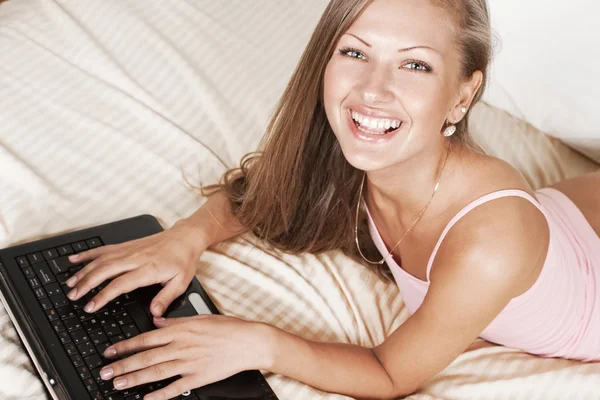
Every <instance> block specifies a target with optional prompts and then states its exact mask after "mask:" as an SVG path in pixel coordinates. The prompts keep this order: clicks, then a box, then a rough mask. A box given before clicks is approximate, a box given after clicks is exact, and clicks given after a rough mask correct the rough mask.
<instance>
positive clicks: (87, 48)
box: [0, 0, 600, 400]
mask: <svg viewBox="0 0 600 400" xmlns="http://www.w3.org/2000/svg"><path fill="white" fill-rule="evenodd" d="M326 3H327V2H326V1H325V0H311V1H306V0H286V1H281V0H218V1H215V0H187V1H185V0H144V1H140V0H9V1H6V2H3V3H2V4H0V247H6V246H9V245H14V244H17V243H20V242H24V241H29V240H32V239H36V238H41V237H45V236H48V235H51V234H55V233H58V232H64V231H67V230H73V229H77V228H83V227H86V226H91V225H94V224H98V223H104V222H108V221H112V220H117V219H121V218H125V217H131V216H134V215H137V214H142V213H150V214H153V215H155V216H157V217H158V218H159V220H160V221H161V223H162V224H163V226H164V227H165V228H167V227H169V226H171V225H172V224H173V223H174V222H175V221H176V220H177V219H179V218H182V217H185V216H188V215H190V214H191V213H192V212H194V210H196V209H197V208H198V207H199V206H200V205H201V204H202V202H203V201H204V200H203V199H202V198H200V197H198V196H197V194H196V193H195V192H194V191H192V190H190V189H189V187H187V186H186V184H185V181H184V179H183V178H184V176H185V177H187V179H188V180H189V181H191V182H192V183H194V184H199V183H210V182H214V181H216V180H217V179H218V177H219V176H220V174H222V173H223V172H224V171H225V169H226V168H228V167H232V166H234V165H236V163H237V162H238V161H239V159H240V158H241V156H243V155H244V154H245V153H247V152H249V151H251V150H254V149H255V148H256V146H257V144H258V141H259V139H260V137H261V134H262V132H263V130H264V128H265V126H266V124H267V122H268V119H269V116H270V114H271V112H272V110H273V108H274V105H275V103H276V101H277V99H278V96H279V95H280V94H281V93H282V91H283V89H284V87H285V85H286V83H287V80H288V78H289V77H290V75H291V73H292V72H293V70H294V67H295V63H296V62H297V60H298V59H299V57H300V54H301V51H302V49H303V47H304V46H305V45H306V43H307V41H308V39H309V37H310V34H311V32H312V29H313V28H314V26H315V25H316V23H317V20H318V18H319V16H320V14H321V12H322V11H323V9H324V7H325V6H326ZM473 129H474V131H475V134H476V137H477V138H478V140H479V141H480V142H481V143H482V145H484V147H486V148H487V149H488V150H489V151H490V152H491V153H493V154H495V155H497V156H499V157H502V158H505V159H507V160H508V161H510V162H512V163H513V164H514V165H515V166H517V167H518V168H520V169H521V171H523V173H524V175H525V176H526V177H527V178H528V179H529V180H530V182H531V183H532V184H533V185H534V186H535V187H539V186H541V185H545V184H549V183H553V182H555V181H557V180H559V179H561V178H564V177H566V176H573V175H577V174H580V173H582V172H584V171H588V170H592V169H595V168H598V166H597V165H595V164H593V163H591V162H590V161H589V160H587V159H585V158H584V157H582V156H580V155H579V154H577V153H575V152H573V151H572V150H570V149H569V148H567V147H565V146H564V145H562V144H561V143H560V142H558V141H556V140H552V139H549V138H548V137H546V136H545V135H543V134H541V133H540V132H537V131H535V130H534V129H533V128H531V126H529V125H527V124H526V123H523V122H520V121H517V120H515V119H513V118H511V117H509V116H508V115H506V114H504V113H502V112H499V111H497V110H495V109H492V108H490V107H487V106H485V105H480V106H479V107H478V109H477V110H476V112H475V114H474V115H473ZM255 244H256V242H255V239H254V238H253V237H250V236H243V237H239V238H237V239H235V240H232V241H230V242H226V243H221V244H219V245H217V246H215V247H214V249H212V250H210V251H207V252H206V253H205V254H204V255H203V256H202V257H201V259H200V261H199V264H198V277H199V279H200V280H201V282H202V283H203V284H204V285H205V287H206V288H207V290H208V291H209V293H210V294H211V295H212V297H213V298H214V299H215V301H216V303H217V305H218V307H219V308H220V309H221V310H222V311H223V312H224V313H225V314H228V315H236V316H239V317H242V318H245V319H251V320H259V321H265V322H268V323H271V324H273V325H276V326H278V327H280V328H282V329H285V330H287V331H290V332H293V333H295V334H297V335H300V336H302V337H304V338H307V339H312V340H321V341H339V342H345V343H354V344H359V345H363V346H374V345H377V344H379V343H381V342H382V341H383V340H384V339H385V337H386V336H387V335H389V334H390V333H391V332H392V331H393V330H394V329H395V328H396V327H398V326H399V325H400V324H401V323H402V322H403V321H404V320H406V318H408V312H407V310H406V308H405V307H404V305H403V302H402V297H401V294H400V293H399V292H398V289H397V287H396V286H395V285H393V284H383V283H382V282H380V281H378V280H377V279H376V278H375V277H374V276H373V275H371V274H370V273H368V272H367V271H366V269H365V268H364V267H363V266H362V265H360V264H357V263H354V262H352V261H350V260H349V259H347V258H346V257H345V256H343V255H342V254H339V253H337V252H332V253H329V254H326V255H320V256H314V255H305V256H289V255H280V256H274V255H270V254H267V253H264V252H263V251H261V250H259V249H258V248H257V247H256V246H255ZM423 350H424V351H426V350H427V349H423ZM266 376H267V379H268V381H269V383H270V384H271V385H272V386H273V388H274V389H275V391H276V392H277V394H278V395H279V397H280V398H281V399H298V400H304V399H342V398H347V397H345V396H340V395H335V394H328V393H324V392H321V391H318V390H316V389H313V388H311V387H308V386H306V385H304V384H302V383H299V382H296V381H293V380H291V379H288V378H286V377H282V376H278V375H273V374H270V373H266ZM44 398H45V395H44V393H43V390H42V386H41V384H40V382H39V380H38V379H37V377H36V374H35V372H34V371H33V369H32V366H31V364H30V362H29V360H28V358H27V356H26V354H25V353H24V352H23V350H22V348H21V346H20V344H19V342H18V338H17V336H16V333H15V330H14V328H13V326H12V324H11V323H10V321H9V319H8V317H7V314H6V311H5V310H4V309H3V308H2V307H1V306H0V399H3V400H16V399H30V400H33V399H44ZM409 398H410V399H561V400H562V399H594V398H600V365H597V364H584V363H580V362H575V361H566V360H553V359H541V358H538V357H534V356H530V355H527V354H524V353H522V352H519V351H517V350H514V349H508V348H504V347H500V346H494V345H491V344H489V343H486V342H484V341H482V340H479V341H477V342H476V343H474V345H473V346H472V348H471V349H470V350H469V351H467V352H465V354H463V355H461V356H460V357H459V358H458V359H457V360H456V361H455V362H454V363H452V365H451V366H449V367H448V368H447V369H446V370H445V371H443V372H442V373H441V374H440V375H439V376H437V377H436V378H435V379H433V380H432V381H431V382H429V383H428V384H427V385H426V386H425V387H424V388H423V389H422V390H420V391H419V392H418V393H416V394H414V395H412V396H409Z"/></svg>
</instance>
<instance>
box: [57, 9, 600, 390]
mask: <svg viewBox="0 0 600 400" xmlns="http://www.w3.org/2000/svg"><path fill="white" fill-rule="evenodd" d="M490 36H491V35H490V26H489V18H488V13H487V5H486V3H485V0H429V1H415V0H374V1H369V0H333V1H331V3H330V4H329V6H328V8H327V10H326V11H325V13H324V15H323V17H322V19H321V21H320V22H319V24H318V26H317V28H316V30H315V32H314V34H313V36H312V38H311V40H310V42H309V44H308V46H307V49H306V50H305V52H304V55H303V57H302V59H301V60H300V63H299V65H298V68H297V70H296V72H295V73H294V75H293V77H292V79H291V82H290V83H289V85H288V87H287V89H286V91H285V93H284V94H283V96H282V99H281V102H280V104H279V105H278V108H277V110H276V112H275V114H274V117H273V119H272V121H271V123H270V125H269V127H268V129H267V134H266V136H265V139H264V141H263V143H262V144H261V152H260V153H258V154H254V155H251V156H250V157H248V158H246V159H245V160H243V162H242V167H241V169H238V170H232V171H230V172H229V173H228V174H226V175H225V176H224V179H223V180H222V183H221V184H220V185H217V186H213V187H209V188H204V189H205V190H207V191H212V193H211V195H210V197H209V200H208V201H207V202H206V203H205V204H204V205H203V206H202V207H201V208H200V209H199V210H198V211H197V212H196V213H195V214H194V215H192V216H191V217H189V218H187V219H185V220H182V221H179V222H178V223H176V224H175V225H174V226H173V227H172V228H171V229H168V230H167V231H165V232H162V233H159V234H156V235H153V236H150V237H147V238H143V239H140V240H135V241H132V242H128V243H124V244H120V245H114V246H106V247H102V248H98V249H94V250H90V251H87V252H84V253H81V254H80V255H78V256H73V257H72V258H71V261H73V262H83V261H91V260H93V261H92V262H90V263H89V264H88V265H87V266H86V267H85V268H84V269H82V270H81V271H80V272H78V273H77V274H76V275H74V276H73V277H72V278H71V279H70V280H69V281H68V285H69V286H70V287H72V288H73V289H72V291H71V292H70V293H69V297H70V298H71V299H78V298H80V297H81V296H83V295H85V294H86V293H88V292H89V291H90V290H91V289H92V288H94V287H96V286H97V285H99V284H100V283H102V282H103V281H104V280H106V279H112V278H115V279H114V280H112V281H111V283H110V284H108V285H107V286H106V288H105V289H103V290H102V291H100V292H99V293H98V294H97V295H96V296H95V297H94V298H93V299H92V300H91V301H90V302H89V303H88V304H87V306H86V307H85V310H86V311H88V312H93V311H95V310H97V309H99V308H101V307H102V306H103V305H105V304H106V303H107V302H108V301H110V300H111V299H114V298H115V297H116V296H118V295H120V294H122V293H125V292H129V291H131V290H133V289H135V288H137V287H140V286H146V285H150V284H154V283H162V284H163V285H164V288H163V289H162V291H161V292H160V293H159V294H158V295H157V296H156V298H155V299H154V300H153V301H152V304H151V311H152V313H153V315H154V316H155V317H156V318H155V324H156V325H157V326H158V327H159V328H160V329H157V330H155V331H153V332H149V333H146V334H142V335H140V336H138V337H135V338H132V339H130V340H126V341H123V342H120V343H117V344H115V345H113V346H111V347H109V348H108V349H107V352H106V353H105V354H106V355H107V356H109V357H114V356H120V357H123V356H127V355H129V354H131V353H137V354H135V355H132V356H130V357H127V358H124V359H122V360H120V361H117V362H115V363H113V364H111V365H109V366H107V367H105V368H104V369H103V370H102V372H101V375H102V377H103V378H104V379H114V385H115V387H116V388H117V389H125V388H128V387H132V386H136V385H139V384H142V383H145V382H151V381H156V380H161V379H165V378H167V377H171V376H175V375H181V376H182V378H181V379H179V380H177V381H175V382H174V383H172V384H171V385H170V386H168V387H166V388H164V389H162V390H159V391H157V392H154V393H151V394H149V395H147V396H146V397H145V398H146V399H154V400H156V399H166V398H171V397H173V396H176V395H178V394H179V393H182V392H183V391H185V390H188V389H190V388H194V387H198V386H203V385H206V384H208V383H211V382H214V381H217V380H220V379H223V378H225V377H227V376H230V375H232V374H234V373H237V372H239V371H242V370H246V369H263V370H269V371H273V372H275V373H279V374H283V375H286V376H289V377H291V378H293V379H296V380H299V381H302V382H305V383H307V384H309V385H312V386H314V387H317V388H319V389H322V390H325V391H329V392H336V393H341V394H345V395H349V396H352V397H356V398H381V399H391V398H397V397H400V396H404V395H407V394H410V393H412V392H414V391H415V390H417V389H418V388H419V387H421V386H422V385H423V384H424V383H425V382H426V381H427V380H428V379H430V378H432V377H433V376H435V375H436V374H437V373H439V372H440V371H441V370H443V369H444V368H445V367H446V366H447V365H448V364H449V363H450V362H452V360H454V359H455V358H456V357H457V356H458V355H459V354H461V353H462V352H463V351H464V350H465V349H466V348H467V347H468V346H469V344H470V343H472V342H473V340H474V339H476V338H477V337H478V336H480V337H483V338H484V339H487V340H489V341H491V342H494V343H499V344H503V345H507V346H512V347H517V348H520V349H523V350H524V351H527V352H530V353H532V354H538V355H541V356H550V357H565V358H573V359H580V360H585V361H590V360H598V359H600V313H599V312H597V307H598V306H599V305H600V290H596V287H595V286H594V285H595V282H596V281H597V280H596V276H597V275H598V272H599V270H600V252H599V250H598V249H599V248H600V239H599V237H598V233H599V232H600V207H599V206H598V204H600V173H594V174H590V175H587V176H583V177H579V178H576V179H572V180H568V181H564V182H562V183H559V184H558V185H556V186H554V187H553V188H546V189H542V190H539V191H537V192H533V191H532V189H531V188H530V187H529V185H528V184H527V183H526V181H525V180H524V179H523V178H522V176H521V175H520V174H519V173H518V172H517V171H516V170H515V169H514V168H513V167H511V166H510V165H508V164H507V163H505V162H503V161H501V160H499V159H496V158H493V157H491V156H488V155H486V154H484V153H483V152H482V151H480V150H479V149H478V148H477V146H476V145H475V144H473V142H472V141H471V140H470V139H469V136H468V129H467V117H468V115H469V110H470V109H471V108H472V106H473V105H474V104H475V103H476V102H477V101H478V100H479V99H480V98H481V95H482V92H483V89H484V86H485V81H486V77H487V71H488V63H489V59H490V54H491V45H490V42H491V39H490ZM515 62H519V60H515ZM579 210H581V211H579ZM247 230H251V231H252V232H254V233H255V234H256V235H258V236H259V237H261V238H262V239H264V241H265V243H268V244H270V245H272V246H273V247H275V248H278V249H283V250H286V251H290V252H293V253H301V252H314V253H318V252H322V251H327V250H334V249H341V250H342V251H344V252H345V253H346V254H349V255H352V256H356V257H358V258H359V259H360V260H363V259H364V260H365V263H366V265H368V266H369V267H370V268H373V269H374V270H375V271H376V272H378V273H379V274H380V275H381V276H382V278H384V279H392V278H393V279H395V280H396V282H397V283H398V285H399V286H400V289H401V293H402V295H403V297H404V300H405V302H406V304H407V306H408V308H409V311H410V312H411V314H412V316H411V317H410V318H409V319H408V320H407V321H406V322H405V323H404V324H402V325H401V326H400V327H398V329H397V330H396V331H395V332H393V333H392V334H391V335H390V336H389V337H388V338H386V340H385V341H384V342H383V343H381V344H380V345H379V346H376V347H375V348H372V349H371V348H363V347H360V346H355V345H347V344H339V343H317V342H311V341H308V340H305V339H302V338H299V337H297V336H294V335H292V334H289V333H287V332H284V331H282V330H279V329H277V328H275V327H272V326H269V325H266V324H262V323H256V322H250V321H244V320H241V319H238V318H233V317H226V316H197V317H193V318H183V319H172V320H170V319H167V320H165V319H162V318H160V316H161V315H162V314H163V312H164V310H165V309H166V307H167V306H168V304H169V303H170V302H171V301H173V299H175V298H176V297H177V296H178V295H179V294H181V293H182V292H183V291H184V289H185V288H186V287H187V285H188V283H189V282H190V280H191V278H192V276H193V275H194V273H195V266H196V260H197V258H198V257H199V255H200V254H201V253H202V252H203V251H204V250H205V249H206V248H208V247H209V246H210V245H212V244H214V243H217V242H220V241H223V240H226V239H228V238H231V237H233V236H235V235H237V234H239V233H242V232H244V231H247ZM215 356H216V357H218V359H219V361H220V362H218V363H214V362H213V361H212V359H213V357H215Z"/></svg>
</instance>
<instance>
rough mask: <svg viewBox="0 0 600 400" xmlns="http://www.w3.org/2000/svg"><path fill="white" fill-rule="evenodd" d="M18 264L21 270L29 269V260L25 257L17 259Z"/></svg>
mask: <svg viewBox="0 0 600 400" xmlns="http://www.w3.org/2000/svg"><path fill="white" fill-rule="evenodd" d="M17 264H19V267H21V268H24V267H28V266H29V260H28V259H27V257H25V256H22V257H17Z"/></svg>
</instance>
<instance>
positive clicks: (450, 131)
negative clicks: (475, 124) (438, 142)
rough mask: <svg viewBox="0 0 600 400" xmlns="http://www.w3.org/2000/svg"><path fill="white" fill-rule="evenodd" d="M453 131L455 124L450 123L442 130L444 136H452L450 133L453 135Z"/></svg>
mask: <svg viewBox="0 0 600 400" xmlns="http://www.w3.org/2000/svg"><path fill="white" fill-rule="evenodd" d="M455 132H456V126H455V125H450V126H449V127H447V128H446V130H445V131H444V137H449V136H452V135H454V133H455Z"/></svg>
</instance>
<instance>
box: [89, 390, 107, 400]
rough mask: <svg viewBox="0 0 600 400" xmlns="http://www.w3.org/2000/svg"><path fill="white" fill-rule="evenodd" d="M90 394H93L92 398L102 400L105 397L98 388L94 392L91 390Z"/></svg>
mask: <svg viewBox="0 0 600 400" xmlns="http://www.w3.org/2000/svg"><path fill="white" fill-rule="evenodd" d="M90 396H92V400H102V399H104V397H102V394H101V393H100V392H99V391H98V390H94V391H93V392H91V393H90Z"/></svg>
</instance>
